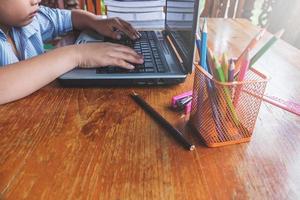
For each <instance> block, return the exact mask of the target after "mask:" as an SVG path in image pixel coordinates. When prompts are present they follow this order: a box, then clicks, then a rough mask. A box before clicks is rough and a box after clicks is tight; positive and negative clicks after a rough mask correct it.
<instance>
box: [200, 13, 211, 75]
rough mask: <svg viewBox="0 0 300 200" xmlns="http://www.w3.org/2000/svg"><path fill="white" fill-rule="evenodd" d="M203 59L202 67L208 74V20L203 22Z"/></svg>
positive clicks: (201, 59)
mask: <svg viewBox="0 0 300 200" xmlns="http://www.w3.org/2000/svg"><path fill="white" fill-rule="evenodd" d="M200 50H201V57H200V65H201V66H202V67H203V68H204V69H205V70H206V71H207V72H208V71H209V70H208V67H207V63H206V54H207V21H206V18H205V19H204V22H203V27H202V32H201V49H200Z"/></svg>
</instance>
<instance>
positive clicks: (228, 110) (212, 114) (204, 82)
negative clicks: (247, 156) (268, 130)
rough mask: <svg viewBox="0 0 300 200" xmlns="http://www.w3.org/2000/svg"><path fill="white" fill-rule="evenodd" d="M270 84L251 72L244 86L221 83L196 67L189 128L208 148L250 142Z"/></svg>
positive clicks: (259, 73) (263, 77)
mask: <svg viewBox="0 0 300 200" xmlns="http://www.w3.org/2000/svg"><path fill="white" fill-rule="evenodd" d="M267 82H268V78H267V77H266V76H265V75H264V74H262V73H261V72H259V71H257V70H255V69H253V68H251V69H250V70H249V71H248V72H247V75H246V77H245V79H244V81H243V82H230V83H229V82H226V83H222V82H219V81H217V80H215V79H213V77H212V76H211V75H210V74H208V73H207V72H206V71H205V70H204V69H203V68H202V67H200V66H199V65H198V64H195V78H194V87H193V100H192V110H191V114H190V121H189V123H190V125H192V126H193V127H194V128H195V129H196V130H197V132H198V133H199V135H200V136H201V137H202V138H203V141H204V142H205V144H206V145H207V146H208V147H218V146H224V145H229V144H237V143H242V142H248V141H250V139H251V136H252V133H253V130H254V127H255V122H256V119H257V116H258V113H259V109H260V105H261V102H262V96H263V95H264V92H265V89H266V85H267ZM254 94H255V95H254Z"/></svg>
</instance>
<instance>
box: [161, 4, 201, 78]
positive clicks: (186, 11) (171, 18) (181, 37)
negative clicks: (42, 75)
mask: <svg viewBox="0 0 300 200" xmlns="http://www.w3.org/2000/svg"><path fill="white" fill-rule="evenodd" d="M198 2H199V0H167V1H166V30H167V31H168V33H169V34H170V35H171V39H172V40H173V43H174V45H175V46H176V50H177V51H178V53H179V54H180V56H181V59H182V60H183V65H184V67H185V69H186V70H187V71H189V72H190V71H191V70H192V66H193V58H194V46H195V30H196V29H197V27H198V26H197V21H198V20H197V19H198V18H199V16H198Z"/></svg>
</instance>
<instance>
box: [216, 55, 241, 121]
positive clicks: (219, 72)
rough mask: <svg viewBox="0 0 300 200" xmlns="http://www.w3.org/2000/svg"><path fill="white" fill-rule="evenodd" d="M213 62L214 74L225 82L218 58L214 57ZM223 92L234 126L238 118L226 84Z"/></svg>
mask: <svg viewBox="0 0 300 200" xmlns="http://www.w3.org/2000/svg"><path fill="white" fill-rule="evenodd" d="M214 63H215V67H216V74H217V76H218V77H217V79H218V80H219V81H220V82H222V83H224V82H225V76H224V73H223V70H222V67H221V65H220V63H219V61H218V59H217V58H216V57H214ZM224 94H225V99H226V102H227V105H228V107H229V109H230V111H231V114H232V117H233V121H234V123H235V124H236V126H238V125H239V120H238V116H237V113H236V111H235V108H234V106H233V104H232V100H231V95H230V91H229V90H228V88H226V86H225V87H224Z"/></svg>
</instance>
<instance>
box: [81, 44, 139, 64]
mask: <svg viewBox="0 0 300 200" xmlns="http://www.w3.org/2000/svg"><path fill="white" fill-rule="evenodd" d="M76 48H77V53H79V57H78V58H79V60H78V66H79V67H83V68H86V67H105V66H109V65H113V66H119V67H122V68H126V69H134V66H133V65H132V64H130V63H136V64H142V63H143V62H144V60H143V56H142V55H139V54H137V53H136V52H135V51H134V50H133V49H131V48H129V47H126V46H123V45H119V44H113V43H108V42H104V43H90V44H81V45H76Z"/></svg>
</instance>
